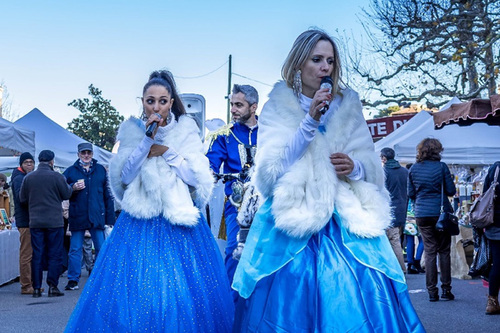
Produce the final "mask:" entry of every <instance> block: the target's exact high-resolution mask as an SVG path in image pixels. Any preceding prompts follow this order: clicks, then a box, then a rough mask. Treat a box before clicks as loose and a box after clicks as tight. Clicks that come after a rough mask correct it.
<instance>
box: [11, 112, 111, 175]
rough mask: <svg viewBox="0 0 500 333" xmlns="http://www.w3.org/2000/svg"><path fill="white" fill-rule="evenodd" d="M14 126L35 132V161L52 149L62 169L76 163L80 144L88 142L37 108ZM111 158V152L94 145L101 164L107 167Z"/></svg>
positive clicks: (96, 156)
mask: <svg viewBox="0 0 500 333" xmlns="http://www.w3.org/2000/svg"><path fill="white" fill-rule="evenodd" d="M14 124H16V125H20V126H23V127H25V128H29V129H31V130H33V131H34V132H35V135H36V136H35V138H36V153H35V155H34V156H35V159H37V157H38V154H39V153H40V151H42V150H44V149H50V150H52V151H53V152H54V153H55V155H56V158H55V165H56V166H57V167H60V168H67V167H69V166H70V165H72V164H73V163H75V161H76V159H77V158H78V156H77V146H78V144H79V143H82V142H87V141H86V140H84V139H82V138H80V137H79V136H77V135H75V134H73V133H71V132H70V131H68V130H66V129H64V128H63V127H61V126H60V125H58V124H57V123H55V122H54V121H52V120H51V119H50V118H48V117H47V116H46V115H44V114H43V113H42V112H41V111H40V110H38V109H37V108H35V109H33V110H31V111H30V112H29V113H28V114H26V115H25V116H23V117H22V118H20V119H18V120H17V121H16V122H15V123H14ZM111 156H112V154H111V152H109V151H107V150H104V149H102V148H100V147H98V146H96V145H94V158H95V159H96V160H98V161H99V163H101V164H103V165H105V166H106V165H108V163H109V160H110V158H111ZM37 160H38V159H37Z"/></svg>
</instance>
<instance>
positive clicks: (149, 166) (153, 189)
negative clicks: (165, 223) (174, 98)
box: [110, 116, 213, 226]
mask: <svg viewBox="0 0 500 333" xmlns="http://www.w3.org/2000/svg"><path fill="white" fill-rule="evenodd" d="M167 127H168V128H167V130H166V132H165V133H164V135H163V136H162V138H161V139H160V140H159V141H160V142H159V143H160V144H163V145H166V146H168V147H170V148H172V149H174V150H175V151H176V152H177V153H178V154H179V155H181V156H182V157H183V158H184V160H185V161H187V163H188V164H189V166H190V168H191V170H192V171H193V172H194V174H195V177H196V180H197V181H198V185H197V186H196V187H194V188H192V187H189V186H188V185H187V184H185V183H184V182H183V181H182V180H181V179H180V178H179V177H178V176H177V174H176V172H175V170H174V169H173V168H172V167H171V166H170V165H168V164H167V163H166V161H165V159H164V158H163V157H162V156H159V157H153V158H148V159H146V161H145V162H144V163H143V165H142V167H141V171H140V173H139V175H138V176H137V177H136V178H135V179H134V180H133V181H132V182H131V183H130V184H129V185H128V186H125V185H124V184H123V183H122V182H121V170H122V169H123V166H124V165H125V163H126V161H127V159H128V157H129V156H130V154H132V152H133V151H134V150H135V148H136V147H137V146H138V145H139V143H140V142H141V141H142V139H143V138H144V134H145V132H146V129H145V127H144V124H143V123H142V121H140V120H139V119H137V118H130V119H128V120H127V121H125V122H124V123H123V124H122V125H121V126H120V129H119V131H118V136H117V140H119V141H120V148H119V149H118V154H117V155H116V156H115V157H114V158H113V159H112V160H111V162H110V179H111V188H112V190H113V193H114V194H115V197H116V198H117V199H118V200H119V201H121V206H122V209H123V210H125V211H127V212H128V213H130V214H131V215H133V216H135V217H139V218H146V219H148V218H152V217H154V216H158V215H163V216H164V217H165V218H167V219H168V220H169V221H170V222H171V223H172V224H178V225H185V226H192V225H195V224H196V223H197V222H198V220H199V217H200V211H199V209H198V208H197V207H196V206H195V205H194V204H193V200H194V202H195V203H196V204H197V206H198V207H204V205H205V204H206V203H207V202H208V199H209V197H210V195H211V192H212V189H213V177H212V173H211V171H210V168H209V163H208V159H207V158H206V157H205V155H204V154H203V146H202V143H201V140H200V138H199V135H198V133H199V130H198V127H197V126H196V124H195V122H194V121H193V120H192V119H191V118H189V117H188V116H181V117H180V118H179V121H178V122H176V121H172V123H170V124H169V125H168V126H167ZM155 141H156V140H155ZM192 197H193V198H192Z"/></svg>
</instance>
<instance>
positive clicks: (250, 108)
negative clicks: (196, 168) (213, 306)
mask: <svg viewBox="0 0 500 333" xmlns="http://www.w3.org/2000/svg"><path fill="white" fill-rule="evenodd" d="M230 101H231V115H232V120H233V122H232V123H230V124H228V125H226V126H223V127H222V128H221V129H219V130H218V131H216V132H215V133H213V134H212V135H211V142H210V147H209V149H208V152H207V157H208V159H209V160H210V167H211V168H212V170H213V172H214V173H216V174H218V173H220V167H221V165H222V164H224V166H223V171H222V172H223V173H224V174H239V181H238V180H235V179H232V180H228V181H227V182H226V184H225V189H224V192H225V195H226V202H225V206H224V219H225V224H226V237H227V244H226V250H225V254H226V258H225V264H226V270H227V273H228V276H229V281H230V282H231V283H232V281H233V276H234V271H235V270H236V265H237V264H238V261H237V260H235V259H233V257H232V254H233V251H234V249H235V248H236V247H237V245H238V242H237V240H236V235H237V234H238V231H239V230H240V227H239V225H238V223H237V221H236V216H237V215H238V208H237V206H239V203H241V196H240V194H241V192H239V190H240V189H241V183H244V182H245V181H247V180H248V179H247V172H248V169H249V168H250V167H251V165H252V164H253V157H254V156H255V151H256V147H257V146H256V144H257V117H256V116H255V111H256V110H257V105H258V103H259V95H258V93H257V90H255V88H254V87H252V86H249V85H238V84H235V85H234V87H233V92H232V95H231V99H230ZM235 296H236V295H235Z"/></svg>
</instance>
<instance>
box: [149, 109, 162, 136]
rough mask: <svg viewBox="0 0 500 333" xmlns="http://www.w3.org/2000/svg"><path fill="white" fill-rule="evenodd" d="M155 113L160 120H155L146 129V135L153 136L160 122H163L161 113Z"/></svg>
mask: <svg viewBox="0 0 500 333" xmlns="http://www.w3.org/2000/svg"><path fill="white" fill-rule="evenodd" d="M155 115H156V116H157V117H158V121H153V122H152V123H151V124H149V126H148V127H147V129H146V136H148V137H152V136H153V133H154V132H155V130H156V127H158V123H159V122H161V115H160V114H159V113H155Z"/></svg>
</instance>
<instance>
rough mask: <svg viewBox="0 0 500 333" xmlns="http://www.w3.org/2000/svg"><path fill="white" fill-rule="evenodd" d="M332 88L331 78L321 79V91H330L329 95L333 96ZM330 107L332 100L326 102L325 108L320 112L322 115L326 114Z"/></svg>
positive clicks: (324, 77)
mask: <svg viewBox="0 0 500 333" xmlns="http://www.w3.org/2000/svg"><path fill="white" fill-rule="evenodd" d="M332 88H333V81H332V78H331V77H329V76H323V78H322V79H321V84H320V86H319V89H328V93H329V94H331V93H332ZM329 107H330V100H326V101H325V106H323V107H322V108H321V109H320V110H319V112H321V113H322V114H325V113H326V111H328V108H329Z"/></svg>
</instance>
